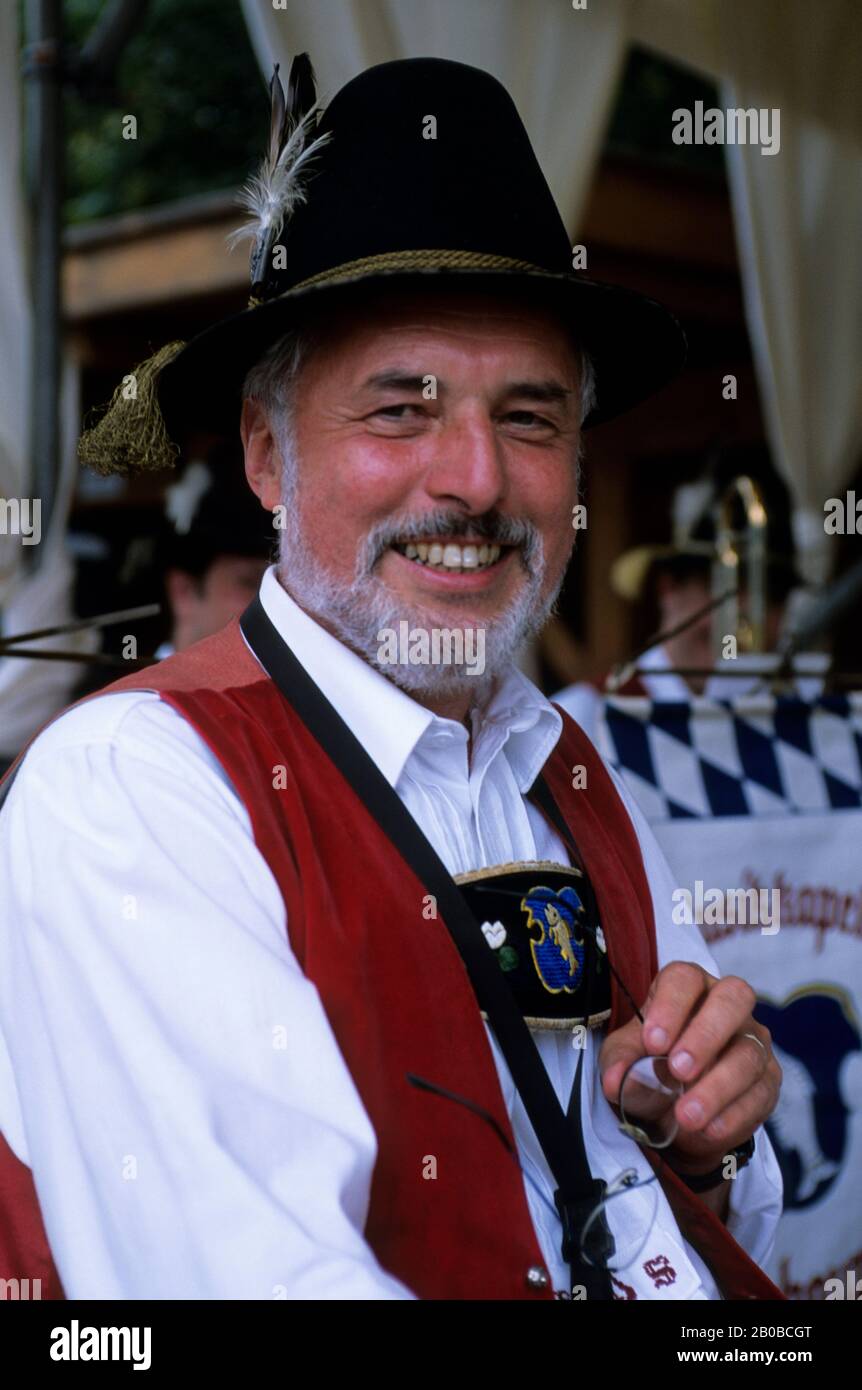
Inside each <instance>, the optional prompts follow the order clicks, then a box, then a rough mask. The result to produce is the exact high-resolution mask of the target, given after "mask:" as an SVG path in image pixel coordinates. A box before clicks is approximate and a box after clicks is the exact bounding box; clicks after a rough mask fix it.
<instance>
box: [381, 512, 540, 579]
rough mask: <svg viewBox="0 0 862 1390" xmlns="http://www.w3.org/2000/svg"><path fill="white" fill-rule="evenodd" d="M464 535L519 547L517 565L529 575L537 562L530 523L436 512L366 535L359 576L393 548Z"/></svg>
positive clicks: (537, 539) (537, 551) (389, 523)
mask: <svg viewBox="0 0 862 1390" xmlns="http://www.w3.org/2000/svg"><path fill="white" fill-rule="evenodd" d="M465 532H466V533H467V534H468V535H470V536H471V537H475V538H476V540H479V541H487V542H490V543H491V544H495V545H512V546H519V547H521V552H522V553H521V561H522V564H523V565H524V568H525V569H526V570H527V572H528V573H529V574H532V573H533V572H534V569H535V567H536V565H537V563H540V561H541V555H542V539H541V536H540V535H539V532H538V531H537V530H536V527H535V526H534V525H533V524H532V522H530V521H527V520H525V518H523V517H516V516H504V515H503V514H502V513H501V512H484V513H483V514H482V515H481V516H470V517H466V516H464V514H463V512H457V511H446V510H440V511H436V512H422V513H416V514H414V515H412V516H407V517H402V518H401V520H400V521H396V520H394V519H393V520H389V521H384V522H381V523H380V525H379V526H376V527H375V528H374V530H373V531H372V532H371V533H370V534H369V536H368V537H367V539H366V541H365V545H364V547H363V549H362V551H361V552H360V555H359V566H360V572H361V573H364V574H369V573H370V572H371V570H373V568H374V566H375V565H376V564H377V562H378V560H379V559H380V558H381V556H382V555H384V554H385V553H386V551H387V550H388V549H389V548H390V546H392V545H393V544H395V543H396V542H397V543H398V544H399V545H403V544H406V543H407V542H410V541H417V540H429V539H430V540H434V539H438V538H439V539H442V538H443V537H448V536H452V535H459V534H460V535H463V534H464V533H465Z"/></svg>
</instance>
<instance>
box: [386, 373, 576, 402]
mask: <svg viewBox="0 0 862 1390" xmlns="http://www.w3.org/2000/svg"><path fill="white" fill-rule="evenodd" d="M426 380H427V374H426V375H425V376H415V375H412V374H411V373H409V372H398V371H384V372H375V374H374V375H373V376H370V377H368V379H367V380H366V381H364V382H363V383H362V389H363V390H365V391H408V392H419V393H421V392H422V391H423V390H424V389H425V385H426ZM437 391H438V394H440V395H443V394H445V391H446V383H445V382H443V381H440V380H438V382H437ZM573 394H574V392H573V391H571V390H570V389H568V388H567V387H565V386H563V384H562V382H559V381H555V380H553V379H548V380H545V381H510V382H508V383H507V384H506V386H505V387H504V388H503V390H502V391H501V392H500V395H501V396H518V397H520V398H521V399H522V400H528V401H538V402H543V403H545V404H548V405H552V404H558V405H565V404H567V403H568V401H569V399H570V397H571V396H572V395H573Z"/></svg>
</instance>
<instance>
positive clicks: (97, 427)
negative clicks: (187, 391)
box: [78, 338, 185, 474]
mask: <svg viewBox="0 0 862 1390" xmlns="http://www.w3.org/2000/svg"><path fill="white" fill-rule="evenodd" d="M184 347H185V342H184V341H183V340H182V339H181V338H178V339H175V340H174V342H172V343H166V344H165V346H164V347H162V348H159V350H158V352H155V353H153V355H152V357H148V358H147V359H146V361H145V362H140V363H139V364H138V366H137V367H135V368H134V370H133V371H131V372H130V373H129V374H128V376H125V377H123V380H122V381H121V382H120V385H119V386H118V387H117V389H116V391H115V392H114V394H113V396H112V397H111V399H110V401H109V403H108V405H107V406H106V407H105V408H104V411H103V413H102V415H101V418H94V423H93V424H91V425H90V427H89V428H88V429H87V430H85V431H84V433H83V434H82V435H81V438H80V439H79V440H78V458H79V459H80V460H81V463H83V464H84V465H86V466H87V467H88V468H92V469H94V470H95V471H96V472H97V473H102V474H107V473H125V474H129V473H142V472H146V473H150V472H157V471H158V470H159V469H161V468H173V467H174V466H175V464H176V461H177V458H178V457H179V449H178V448H177V446H176V444H174V443H173V442H172V441H171V439H170V438H169V437H168V431H167V428H166V426H165V420H164V416H163V415H162V412H161V409H160V407H159V400H158V395H157V392H156V386H157V383H158V377H159V373H160V372H161V371H162V370H163V369H164V368H165V367H166V366H167V365H168V363H169V362H173V360H174V358H175V357H176V356H177V355H178V353H179V352H181V350H182V349H183V348H184ZM97 416H98V412H94V417H97Z"/></svg>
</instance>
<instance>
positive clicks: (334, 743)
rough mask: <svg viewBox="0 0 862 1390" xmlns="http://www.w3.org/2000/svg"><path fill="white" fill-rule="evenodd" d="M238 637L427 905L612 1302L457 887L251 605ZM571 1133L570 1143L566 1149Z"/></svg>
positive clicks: (586, 1175) (510, 1002)
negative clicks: (430, 901) (434, 910)
mask: <svg viewBox="0 0 862 1390" xmlns="http://www.w3.org/2000/svg"><path fill="white" fill-rule="evenodd" d="M240 627H241V629H242V632H243V635H244V637H245V639H246V641H247V642H248V644H249V646H250V647H251V650H252V651H253V652H254V653H255V655H256V656H257V658H258V660H259V661H260V663H261V665H262V666H263V668H264V670H265V671H266V672H267V673H268V674H269V676H270V677H271V678H272V680H273V681H274V682H275V684H276V685H277V686H278V689H279V690H280V691H281V693H282V695H283V696H284V698H285V699H286V700H287V702H288V703H289V704H290V705H291V706H292V707H293V709H294V710H295V711H296V713H297V714H298V715H299V717H300V718H301V720H302V722H303V723H304V724H305V726H306V728H307V729H308V731H309V733H310V734H311V735H312V737H313V738H314V739H315V740H316V742H317V743H318V744H320V746H321V748H322V749H323V750H324V752H325V753H326V754H327V755H328V756H329V758H330V759H331V760H332V762H333V763H334V764H335V766H336V767H337V768H338V769H339V771H340V772H341V774H342V775H343V776H344V777H345V778H346V780H347V781H348V782H349V783H350V785H351V786H352V787H353V789H354V791H355V792H356V794H357V795H358V796H359V797H360V798H361V800H362V802H363V803H364V805H365V806H366V807H367V808H368V810H369V811H370V812H371V814H372V815H373V816H374V819H375V820H376V821H377V824H378V825H379V826H380V828H381V830H382V831H383V832H384V834H385V835H386V836H387V837H388V839H389V840H390V842H391V843H392V844H393V845H394V847H395V849H396V850H397V851H398V853H399V854H400V855H401V857H402V859H403V860H404V861H405V863H406V864H408V865H409V867H410V868H411V869H412V870H413V872H414V874H415V875H416V877H417V878H418V879H419V880H420V882H421V883H422V884H423V885H424V886H425V887H426V888H427V890H428V892H429V893H431V894H433V896H434V897H435V899H436V901H437V906H438V909H439V911H440V913H441V915H442V918H443V921H444V922H445V924H446V927H447V929H448V931H449V933H450V935H451V936H452V939H453V941H454V943H455V945H456V947H457V948H458V951H459V953H460V955H461V958H462V960H463V962H464V965H465V967H466V969H467V973H468V975H469V977H470V981H471V983H472V985H473V988H474V990H475V992H476V995H477V998H478V1000H479V1003H480V1005H481V1007H482V1008H483V1009H484V1010H485V1012H486V1013H487V1015H488V1019H489V1022H490V1024H491V1027H492V1028H493V1030H494V1034H495V1036H496V1038H497V1041H498V1043H499V1045H500V1048H501V1050H502V1052H503V1056H504V1057H505V1059H506V1063H507V1065H508V1067H509V1070H510V1072H511V1074H512V1078H513V1080H514V1082H515V1085H516V1087H517V1089H518V1092H519V1094H520V1096H521V1099H522V1101H523V1103H524V1108H525V1109H526V1112H527V1115H528V1116H529V1119H530V1123H531V1124H532V1126H533V1129H534V1130H535V1132H536V1136H537V1138H538V1140H539V1143H540V1144H541V1147H542V1150H543V1152H544V1154H545V1157H546V1159H547V1161H548V1166H549V1167H550V1169H551V1172H552V1173H553V1175H554V1178H555V1180H556V1182H557V1192H556V1193H555V1202H556V1205H557V1209H558V1211H559V1213H560V1219H561V1222H562V1225H563V1257H564V1258H565V1259H566V1260H567V1261H568V1262H569V1263H570V1265H571V1267H572V1278H573V1281H574V1282H576V1283H579V1284H583V1285H584V1286H585V1287H586V1289H587V1297H588V1298H590V1299H595V1298H600V1299H609V1298H611V1297H612V1294H611V1288H610V1280H609V1277H608V1275H607V1273H606V1271H604V1270H601V1269H596V1268H594V1267H593V1266H590V1265H588V1264H586V1263H585V1262H583V1261H582V1260H581V1257H580V1252H579V1241H578V1237H579V1235H580V1231H581V1230H582V1229H583V1225H584V1223H585V1221H586V1219H587V1217H588V1215H589V1213H590V1212H591V1211H592V1209H593V1208H594V1207H595V1205H596V1204H597V1202H598V1201H600V1200H601V1194H602V1191H603V1184H602V1183H601V1182H600V1181H598V1180H594V1179H593V1178H592V1175H591V1173H590V1170H589V1166H588V1164H587V1162H586V1154H585V1152H584V1149H583V1140H582V1137H581V1135H580V1117H579V1116H578V1117H577V1121H578V1122H577V1125H573V1124H572V1120H571V1117H568V1118H567V1116H566V1113H565V1112H564V1110H563V1108H562V1106H561V1105H560V1103H559V1101H558V1099H557V1095H556V1092H555V1091H554V1088H553V1085H552V1084H551V1080H550V1077H549V1076H548V1073H547V1071H546V1069H545V1066H544V1064H543V1062H542V1059H541V1057H540V1055H539V1052H538V1049H537V1048H536V1045H535V1043H534V1041H533V1038H532V1035H531V1033H530V1030H529V1028H528V1027H527V1024H526V1023H525V1021H524V1018H523V1016H522V1014H521V1012H520V1010H519V1008H518V1006H517V1004H516V1003H515V1000H514V997H513V995H512V993H511V991H510V989H509V986H508V984H507V983H506V980H505V977H504V975H503V972H502V971H501V970H500V968H499V966H498V964H497V961H496V959H495V957H494V954H493V952H492V951H491V949H490V947H489V945H488V943H487V942H486V940H485V938H484V936H483V935H482V932H481V930H480V927H479V923H478V922H477V920H476V918H475V917H474V915H473V913H472V912H471V911H470V909H469V907H468V906H467V904H466V902H465V901H464V898H463V897H462V895H461V892H460V890H459V888H458V885H457V884H456V883H455V881H454V880H453V878H452V876H451V874H450V873H449V871H448V870H447V869H446V866H445V865H444V864H443V862H442V861H441V859H440V858H439V857H438V855H437V853H436V851H435V850H434V848H433V846H432V845H431V844H430V842H429V841H428V840H427V838H426V837H425V835H424V834H423V833H422V831H421V829H420V828H419V826H418V825H417V823H416V821H415V820H414V819H413V817H412V816H411V815H410V813H409V811H408V810H407V808H406V807H405V806H404V804H403V802H402V801H401V799H400V798H399V797H398V795H397V793H396V792H395V791H394V789H393V788H392V787H391V786H390V785H389V783H388V782H387V781H386V778H385V777H384V776H383V774H382V773H381V771H380V769H379V768H378V767H377V765H376V763H375V762H374V761H373V760H372V759H371V758H370V757H369V755H368V753H366V751H365V749H364V748H363V747H362V745H361V744H360V743H359V741H358V739H357V738H356V737H355V736H354V734H353V733H352V732H351V730H350V729H349V727H348V726H347V724H346V723H345V722H344V720H343V719H342V718H341V716H340V715H339V713H338V711H337V710H336V709H335V708H334V706H333V705H331V704H330V702H329V701H328V700H327V699H326V697H325V695H324V694H323V692H322V691H321V690H320V689H319V687H318V686H317V685H315V683H314V681H313V680H312V679H311V677H310V676H309V675H308V673H307V671H306V670H305V668H304V667H303V666H302V665H301V664H300V663H299V661H298V660H297V659H296V657H295V656H294V654H293V652H292V651H291V650H290V648H289V647H288V645H287V643H286V642H285V641H284V639H283V638H282V637H281V636H280V634H279V633H278V631H277V629H276V628H275V627H274V626H273V624H272V623H271V622H270V619H269V618H268V617H267V614H266V612H265V610H264V608H263V605H262V604H261V602H260V598H259V596H258V597H255V598H254V599H253V600H252V602H251V603H250V604H249V606H248V608H247V609H246V610H245V612H244V613H243V615H242V617H241V619H240ZM548 795H550V793H548ZM575 1132H576V1133H577V1140H575V1141H573V1137H574V1134H575Z"/></svg>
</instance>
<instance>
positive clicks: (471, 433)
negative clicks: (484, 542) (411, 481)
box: [425, 413, 508, 515]
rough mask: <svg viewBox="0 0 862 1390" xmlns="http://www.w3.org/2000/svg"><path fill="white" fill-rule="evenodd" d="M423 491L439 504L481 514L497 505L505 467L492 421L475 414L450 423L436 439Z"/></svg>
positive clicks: (503, 483)
mask: <svg viewBox="0 0 862 1390" xmlns="http://www.w3.org/2000/svg"><path fill="white" fill-rule="evenodd" d="M435 446H436V447H435V449H434V457H433V462H432V463H431V464H430V466H429V468H428V470H427V473H426V475H425V490H426V492H427V493H428V495H429V497H433V498H434V499H435V501H438V502H443V501H445V502H449V503H452V502H455V503H461V504H462V505H463V506H464V507H465V508H466V509H467V510H468V511H469V512H470V513H471V514H473V515H480V514H481V513H482V512H487V511H490V510H491V508H492V507H495V506H498V505H499V503H500V502H501V501H502V499H503V497H504V495H505V492H506V488H507V482H508V480H507V474H506V464H505V458H504V454H503V449H502V447H501V444H500V440H499V439H498V437H497V433H496V430H495V428H494V422H493V420H492V419H490V418H489V417H488V416H487V415H480V414H478V413H476V414H472V415H471V416H470V417H468V418H462V419H459V420H452V421H450V422H447V424H446V426H445V427H444V428H443V429H442V430H441V431H440V432H439V434H438V435H437V437H436V439H435Z"/></svg>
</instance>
